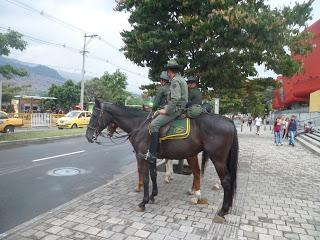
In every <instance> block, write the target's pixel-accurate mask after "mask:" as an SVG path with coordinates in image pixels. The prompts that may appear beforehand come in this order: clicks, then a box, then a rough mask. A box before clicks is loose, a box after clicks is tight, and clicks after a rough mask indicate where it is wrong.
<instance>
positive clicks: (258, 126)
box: [254, 116, 262, 135]
mask: <svg viewBox="0 0 320 240" xmlns="http://www.w3.org/2000/svg"><path fill="white" fill-rule="evenodd" d="M254 125H256V128H257V131H256V134H257V135H259V134H260V127H261V125H262V118H261V117H259V116H257V117H256V118H255V119H254Z"/></svg>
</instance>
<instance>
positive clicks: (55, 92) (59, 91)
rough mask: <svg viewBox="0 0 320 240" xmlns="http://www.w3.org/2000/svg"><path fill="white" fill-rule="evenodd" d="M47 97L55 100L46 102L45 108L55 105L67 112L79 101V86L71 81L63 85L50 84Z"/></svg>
mask: <svg viewBox="0 0 320 240" xmlns="http://www.w3.org/2000/svg"><path fill="white" fill-rule="evenodd" d="M48 96H49V97H55V98H57V100H54V101H46V102H45V106H46V107H48V106H50V105H51V106H52V105H57V106H58V108H61V109H64V110H69V109H70V108H72V107H73V106H74V105H75V104H77V103H79V100H80V85H79V84H75V83H74V82H73V81H72V80H68V81H65V82H64V83H63V85H61V86H57V85H55V84H52V85H51V87H50V88H49V91H48Z"/></svg>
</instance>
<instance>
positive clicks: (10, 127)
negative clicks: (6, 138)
mask: <svg viewBox="0 0 320 240" xmlns="http://www.w3.org/2000/svg"><path fill="white" fill-rule="evenodd" d="M22 125H23V119H22V118H12V117H10V116H9V115H8V114H7V113H6V112H3V111H0V132H3V133H11V132H14V129H15V127H19V126H22Z"/></svg>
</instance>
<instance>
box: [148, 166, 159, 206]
mask: <svg viewBox="0 0 320 240" xmlns="http://www.w3.org/2000/svg"><path fill="white" fill-rule="evenodd" d="M149 166H150V177H151V180H152V193H151V196H150V203H154V202H155V200H154V197H155V196H157V195H158V184H157V165H156V164H149Z"/></svg>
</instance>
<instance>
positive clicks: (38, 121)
mask: <svg viewBox="0 0 320 240" xmlns="http://www.w3.org/2000/svg"><path fill="white" fill-rule="evenodd" d="M9 116H10V117H15V118H22V119H23V128H33V127H55V126H56V121H57V120H58V118H61V117H63V116H64V114H53V113H10V114H9ZM49 119H50V120H49Z"/></svg>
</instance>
